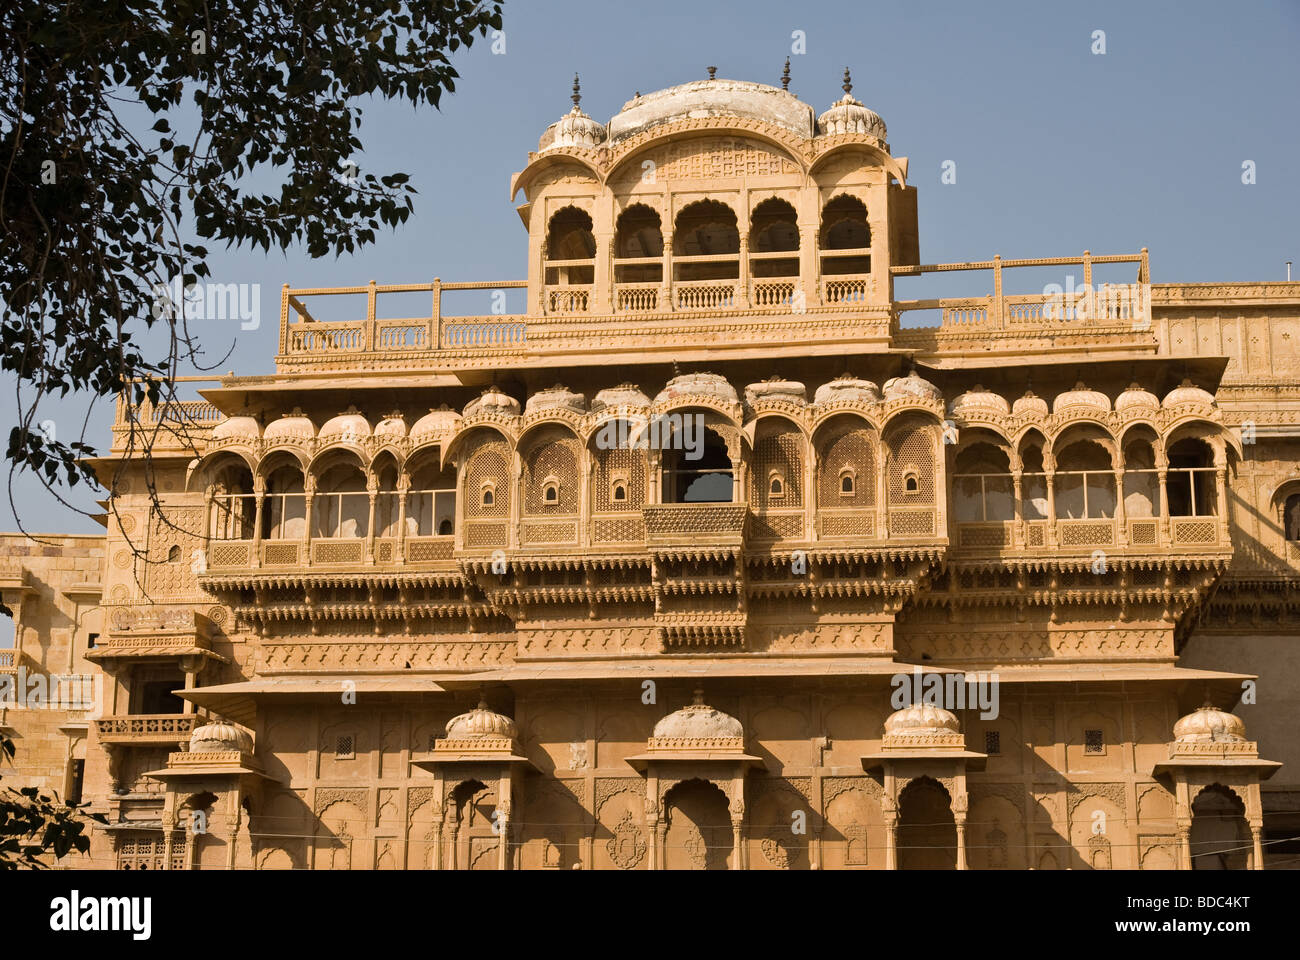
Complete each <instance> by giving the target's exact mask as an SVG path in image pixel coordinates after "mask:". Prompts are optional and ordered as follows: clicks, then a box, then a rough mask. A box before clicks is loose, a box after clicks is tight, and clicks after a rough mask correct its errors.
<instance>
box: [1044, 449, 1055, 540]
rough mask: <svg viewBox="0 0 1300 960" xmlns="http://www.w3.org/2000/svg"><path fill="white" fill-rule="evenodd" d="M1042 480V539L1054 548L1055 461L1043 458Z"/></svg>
mask: <svg viewBox="0 0 1300 960" xmlns="http://www.w3.org/2000/svg"><path fill="white" fill-rule="evenodd" d="M1043 471H1044V473H1045V474H1046V477H1045V478H1044V479H1045V481H1046V484H1047V534H1046V536H1045V537H1044V538H1043V541H1044V543H1046V545H1047V546H1049V547H1054V546H1056V543H1057V536H1056V461H1055V460H1051V459H1048V458H1046V457H1044V458H1043Z"/></svg>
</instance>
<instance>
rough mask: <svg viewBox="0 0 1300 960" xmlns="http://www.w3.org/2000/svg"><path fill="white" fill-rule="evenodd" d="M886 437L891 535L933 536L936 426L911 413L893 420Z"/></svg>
mask: <svg viewBox="0 0 1300 960" xmlns="http://www.w3.org/2000/svg"><path fill="white" fill-rule="evenodd" d="M884 439H885V444H886V446H887V448H888V450H889V469H888V476H887V483H888V496H889V535H890V536H891V537H893V536H899V537H929V536H934V533H935V528H936V522H935V513H936V511H935V507H936V505H937V503H938V501H937V499H936V493H935V491H936V489H937V486H938V477H937V475H936V474H937V466H938V465H937V463H936V462H935V432H934V430H933V428H932V427H931V426H930V425H929V424H928V423H926V422H924V421H923V420H921V419H920V418H918V417H915V416H911V417H907V418H906V419H904V420H902V421H901V422H900V421H895V422H893V423H891V424H890V425H889V427H888V428H887V432H886V433H885V438H884Z"/></svg>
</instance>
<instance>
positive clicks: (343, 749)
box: [334, 734, 356, 760]
mask: <svg viewBox="0 0 1300 960" xmlns="http://www.w3.org/2000/svg"><path fill="white" fill-rule="evenodd" d="M334 754H335V756H337V757H338V758H339V759H340V760H347V759H351V758H352V757H355V756H356V745H355V744H354V743H353V742H352V735H351V734H344V735H343V736H341V737H339V738H338V741H337V742H336V743H335V744H334Z"/></svg>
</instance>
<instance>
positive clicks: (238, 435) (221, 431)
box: [211, 416, 262, 440]
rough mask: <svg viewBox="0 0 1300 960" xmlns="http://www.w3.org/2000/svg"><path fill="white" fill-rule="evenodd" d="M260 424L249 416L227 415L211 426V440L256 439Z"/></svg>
mask: <svg viewBox="0 0 1300 960" xmlns="http://www.w3.org/2000/svg"><path fill="white" fill-rule="evenodd" d="M261 435H262V427H261V425H260V424H259V423H258V422H257V421H256V420H254V419H253V418H252V417H249V416H238V417H227V418H226V419H225V420H222V421H221V422H220V423H218V424H217V425H216V426H215V427H213V428H212V436H211V439H212V440H256V439H257V438H258V437H260V436H261Z"/></svg>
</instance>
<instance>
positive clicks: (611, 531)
mask: <svg viewBox="0 0 1300 960" xmlns="http://www.w3.org/2000/svg"><path fill="white" fill-rule="evenodd" d="M592 538H593V539H594V540H595V541H596V542H597V543H635V542H638V541H641V540H644V539H645V524H644V523H643V522H642V521H641V518H640V517H618V518H616V519H615V518H611V519H602V518H597V519H596V520H595V521H593V523H592Z"/></svg>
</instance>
